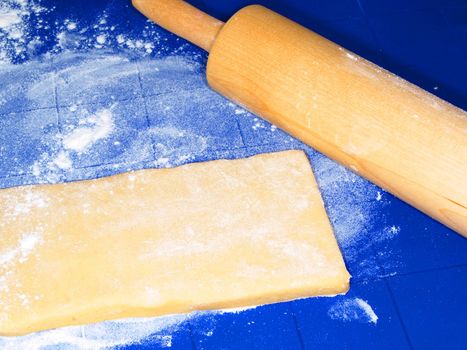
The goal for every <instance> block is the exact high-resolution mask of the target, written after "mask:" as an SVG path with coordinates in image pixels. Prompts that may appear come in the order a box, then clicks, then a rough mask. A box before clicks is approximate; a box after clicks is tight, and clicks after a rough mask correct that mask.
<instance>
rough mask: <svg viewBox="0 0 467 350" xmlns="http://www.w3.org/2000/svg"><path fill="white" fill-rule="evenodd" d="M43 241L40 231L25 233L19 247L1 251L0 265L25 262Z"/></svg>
mask: <svg viewBox="0 0 467 350" xmlns="http://www.w3.org/2000/svg"><path fill="white" fill-rule="evenodd" d="M41 241H42V234H41V233H40V232H30V233H24V234H23V235H22V237H21V239H20V241H19V243H18V246H17V247H14V248H12V249H10V250H7V251H6V252H0V267H7V266H9V265H11V264H15V263H16V262H19V263H24V262H25V261H26V260H27V259H28V258H29V255H30V254H31V253H32V252H33V251H34V248H35V247H36V246H37V245H38V244H39V243H40V242H41Z"/></svg>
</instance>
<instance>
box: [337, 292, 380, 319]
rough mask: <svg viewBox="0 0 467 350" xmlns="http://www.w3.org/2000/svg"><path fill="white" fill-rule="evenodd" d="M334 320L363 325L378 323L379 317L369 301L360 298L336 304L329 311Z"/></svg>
mask: <svg viewBox="0 0 467 350" xmlns="http://www.w3.org/2000/svg"><path fill="white" fill-rule="evenodd" d="M328 315H329V317H331V318H332V319H333V320H340V321H344V322H350V321H358V322H362V323H373V324H376V323H377V322H378V316H377V315H376V313H375V312H374V310H373V308H372V307H371V306H370V305H369V304H368V302H367V301H365V300H363V299H360V298H352V299H344V300H340V301H338V302H337V303H335V304H334V305H333V306H331V308H330V309H329V311H328Z"/></svg>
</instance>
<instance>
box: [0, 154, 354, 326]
mask: <svg viewBox="0 0 467 350" xmlns="http://www.w3.org/2000/svg"><path fill="white" fill-rule="evenodd" d="M0 238H1V239H0V335H20V334H26V333H29V332H34V331H39V330H44V329H50V328H55V327H60V326H66V325H76V324H84V323H91V322H99V321H102V320H108V319H116V318H123V317H139V316H156V315H163V314H173V313H186V312H190V311H193V310H200V309H221V308H233V307H242V306H250V305H258V304H264V303H272V302H277V301H284V300H290V299H295V298H302V297H308V296H316V295H333V294H339V293H344V292H346V291H347V290H348V288H349V278H350V275H349V274H348V272H347V270H346V268H345V265H344V262H343V259H342V255H341V253H340V250H339V248H338V245H337V242H336V240H335V238H334V235H333V233H332V229H331V226H330V223H329V220H328V218H327V215H326V212H325V209H324V206H323V203H322V199H321V196H320V193H319V190H318V188H317V185H316V182H315V180H314V177H313V173H312V171H311V168H310V164H309V161H308V159H307V157H306V156H305V154H304V153H303V152H301V151H285V152H278V153H269V154H261V155H257V156H253V157H250V158H245V159H238V160H217V161H211V162H205V163H194V164H188V165H184V166H181V167H178V168H172V169H146V170H140V171H136V172H131V173H124V174H119V175H114V176H111V177H106V178H101V179H95V180H87V181H79V182H72V183H65V184H54V185H34V186H24V187H17V188H10V189H4V190H0Z"/></svg>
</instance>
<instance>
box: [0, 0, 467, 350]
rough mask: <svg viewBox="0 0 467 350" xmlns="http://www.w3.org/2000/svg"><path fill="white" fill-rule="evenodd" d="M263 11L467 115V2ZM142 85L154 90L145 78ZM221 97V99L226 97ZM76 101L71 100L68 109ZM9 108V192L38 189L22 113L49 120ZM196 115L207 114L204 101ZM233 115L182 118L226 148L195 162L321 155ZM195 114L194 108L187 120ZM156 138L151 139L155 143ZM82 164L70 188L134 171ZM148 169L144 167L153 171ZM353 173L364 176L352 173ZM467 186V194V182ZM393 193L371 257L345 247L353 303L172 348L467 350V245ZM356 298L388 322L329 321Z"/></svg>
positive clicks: (282, 315)
mask: <svg viewBox="0 0 467 350" xmlns="http://www.w3.org/2000/svg"><path fill="white" fill-rule="evenodd" d="M191 2H192V3H193V4H195V5H196V6H198V7H199V8H201V9H203V10H205V11H206V12H208V13H210V14H211V15H214V16H216V17H218V18H220V19H222V20H226V19H227V18H228V17H229V16H230V15H232V14H233V13H234V12H235V11H236V10H238V9H239V8H241V7H243V6H245V5H248V4H251V3H253V2H250V1H229V2H224V1H207V0H205V1H201V0H199V1H195V0H193V1H191ZM255 3H261V4H263V5H265V6H267V7H269V8H271V9H273V10H276V11H277V12H279V13H281V14H283V15H285V16H287V17H289V18H291V19H293V20H295V21H297V22H299V23H301V24H303V25H305V26H306V27H308V28H310V29H312V30H314V31H316V32H318V33H319V34H322V35H323V36H325V37H326V38H328V39H331V40H332V41H334V42H336V43H338V44H339V45H341V46H343V47H345V48H347V49H349V50H351V51H353V52H355V53H357V54H359V55H361V56H363V57H365V58H367V59H369V60H371V61H373V62H375V63H377V64H379V65H381V66H382V67H384V68H386V69H388V70H390V71H392V72H394V73H396V74H398V75H400V76H401V77H403V78H405V79H407V80H409V81H411V82H413V83H415V84H417V85H419V86H421V87H422V88H424V89H426V90H428V91H430V92H432V93H434V94H435V95H437V96H439V97H441V98H443V99H446V100H447V101H449V102H451V103H453V104H455V105H457V106H459V107H461V108H463V109H467V1H465V0H426V1H421V0H411V1H403V0H391V1H389V0H380V1H374V0H327V1H324V0H310V1H299V0H288V1H257V2H255ZM42 4H43V5H45V6H47V5H48V6H55V7H56V8H55V11H54V12H53V13H51V14H45V15H44V16H50V17H51V18H49V19H48V20H50V21H52V20H54V19H56V18H58V19H60V18H69V17H73V18H77V19H79V20H80V22H86V21H88V22H89V23H93V22H94V21H95V14H96V13H98V12H99V11H102V10H107V11H110V10H111V12H112V14H115V15H118V16H115V18H117V19H114V20H118V22H119V24H120V26H121V27H125V28H127V30H128V32H129V33H133V34H135V33H136V34H137V33H138V31H141V28H142V27H143V26H144V25H146V21H145V19H144V18H143V17H142V16H141V15H140V14H139V13H137V12H136V11H135V10H134V9H132V8H131V6H128V2H126V1H110V0H109V1H107V0H93V1H89V0H81V1H77V0H73V1H66V2H65V1H51V0H50V1H42ZM90 9H92V10H90ZM109 9H110V10H109ZM52 30H53V29H52ZM157 31H158V32H159V33H161V34H160V35H162V36H164V37H165V38H166V41H165V42H164V46H165V47H164V50H165V51H164V53H163V54H164V55H170V54H173V53H174V52H175V51H176V50H175V48H178V47H180V42H181V41H180V39H177V38H175V37H174V36H173V35H171V34H169V33H166V32H165V31H163V30H161V29H157ZM89 35H93V33H89ZM51 40H52V39H51ZM53 45H54V43H53V42H52V41H50V42H47V39H44V42H43V46H41V48H40V49H39V50H38V51H37V52H36V53H35V55H36V56H40V55H41V54H43V53H45V52H47V51H48V50H50V47H52V46H53ZM183 54H184V55H188V56H189V55H192V56H193V57H197V59H198V60H199V61H200V62H204V61H205V59H206V54H205V53H204V52H202V51H201V50H199V49H197V48H195V47H192V46H190V45H187V46H185V47H184V49H183ZM34 58H35V57H34V56H32V55H31V56H26V57H18V58H17V59H16V61H17V63H22V62H26V61H28V60H31V59H34ZM149 78H150V77H149ZM149 78H148V79H149ZM142 83H143V84H144V78H143V82H142ZM203 84H204V82H203ZM132 91H133V90H131V89H129V90H128V91H127V92H128V96H124V97H125V99H142V100H145V103H146V104H147V106H149V107H151V103H155V102H154V99H148V97H151V94H149V95H144V94H143V96H140V95H137V96H132V93H133V92H132ZM158 93H160V92H158ZM97 98H99V96H98V97H97ZM213 98H219V99H221V98H220V97H218V96H216V95H214V94H213ZM187 99H189V96H188V97H187ZM59 102H60V101H59ZM66 102H67V101H66V96H65V97H64V99H63V103H64V104H66ZM94 102H96V103H99V102H101V101H94ZM51 103H54V101H51ZM179 103H180V104H183V101H179ZM187 103H188V100H187ZM9 106H10V107H9V109H10V110H1V111H0V118H1V119H0V124H1V129H0V144H1V143H5V144H6V143H11V142H13V143H16V144H17V145H18V147H17V149H18V150H19V151H18V153H17V154H16V153H15V154H13V155H8V154H7V155H4V156H3V158H2V159H1V160H0V187H9V186H13V185H18V184H25V183H30V182H33V181H34V180H33V179H32V177H29V176H28V175H27V174H22V173H21V172H20V171H19V172H17V173H14V169H21V168H22V164H23V163H24V164H25V163H26V162H27V159H28V157H29V158H30V157H32V155H31V154H32V153H34V152H37V150H34V149H28V146H27V145H25V144H24V142H23V139H22V136H21V128H20V127H19V126H18V124H17V123H16V121H15V119H14V116H13V115H14V114H12V112H18V113H19V114H21V117H22V118H28V117H29V118H38V115H39V116H40V114H41V113H42V112H41V111H42V109H40V108H42V107H41V106H38V108H37V109H34V110H32V111H22V105H21V101H16V100H15V102H12V103H11V104H10V105H9ZM56 107H57V111H58V112H57V113H58V114H59V118H61V119H60V120H63V121H68V120H67V116H66V113H61V112H60V111H61V108H60V106H59V105H57V106H56ZM117 108H120V107H117ZM121 108H128V109H129V111H130V112H134V115H137V113H138V111H137V110H134V111H133V110H132V108H133V107H132V106H131V104H129V106H126V107H125V106H121ZM191 108H194V109H196V105H195V106H194V107H193V106H192V107H191ZM149 110H151V108H149ZM20 111H22V112H20ZM221 111H222V112H223V113H224V114H225V115H224V116H225V117H226V119H225V120H223V121H222V123H219V122H218V121H217V120H216V116H215V115H213V116H212V120H210V119H208V120H205V121H204V123H205V124H203V125H201V126H199V125H198V124H197V122H194V121H193V120H189V119H188V120H187V119H184V118H182V119H180V120H179V121H178V122H179V123H181V124H184V125H185V126H186V127H187V128H198V127H199V128H200V129H201V130H206V132H210V133H214V134H215V135H214V136H215V137H217V140H218V141H217V142H216V144H215V145H214V146H212V147H210V148H208V150H207V151H206V152H204V153H203V154H199V155H195V156H194V158H193V159H191V160H190V161H203V160H207V159H214V158H238V157H243V156H248V155H251V154H255V153H260V152H267V151H277V150H281V149H289V148H300V149H303V150H305V151H306V152H307V154H308V155H309V157H310V159H311V160H312V161H313V159H320V157H321V156H320V155H319V154H317V153H316V152H315V151H313V150H311V149H310V148H308V147H306V146H305V145H303V144H301V143H300V142H298V141H296V140H290V139H289V138H288V137H286V136H285V135H284V134H282V133H274V134H272V133H268V132H264V131H261V130H259V131H254V130H253V131H252V128H251V116H249V115H248V116H235V115H234V113H233V112H232V111H231V110H230V111H229V110H226V109H221ZM195 112H196V111H194V112H193V111H187V112H186V115H191V114H194V113H195ZM62 114H64V115H62ZM126 114H131V113H126ZM146 117H147V118H146V119H148V120H149V123H150V124H151V123H153V124H154V123H155V124H157V123H158V121H157V120H159V119H160V118H159V119H158V117H160V116H152V115H151V113H149V115H146ZM47 118H48V117H44V124H45V125H49V122H50V121H49V120H47ZM142 118H143V119H144V116H142ZM234 118H235V119H234ZM162 120H164V118H162ZM229 120H230V121H229ZM71 122H72V121H71ZM126 122H127V123H128V127H127V129H125V128H123V134H122V135H118V137H120V138H121V139H122V140H123V141H124V140H125V139H128V138H132V137H135V135H134V134H132V130H134V129H135V130H138V129H140V128H144V127H145V125H146V124H145V123H142V122H139V121H138V120H137V118H136V117H135V120H134V121H132V120H130V121H126ZM234 127H238V128H239V131H240V133H239V134H233V133H232V132H231V130H232V128H234ZM216 133H217V134H216ZM211 136H212V135H211ZM45 137H46V136H45ZM156 141H157V140H148V142H149V143H151V142H153V143H154V142H156ZM427 146H429V145H427ZM41 151H42V150H41ZM466 156H467V155H466ZM105 157H108V158H109V159H105ZM74 161H75V163H78V164H79V163H80V162H81V165H82V167H81V168H80V170H79V171H77V172H74V173H73V174H70V173H68V174H66V173H64V174H61V180H64V181H70V180H75V179H84V178H92V177H96V176H103V175H109V174H112V173H115V172H119V171H122V170H125V169H126V168H127V166H126V165H125V167H121V168H118V167H116V168H115V167H106V166H105V164H106V162H107V161H109V162H113V163H119V162H120V163H121V160H116V159H115V158H113V155H106V154H103V155H100V158H97V159H75V160H74ZM144 161H145V160H142V162H141V163H139V164H137V165H134V167H133V168H140V167H146V166H149V165H147V164H146V163H144ZM120 163H119V164H120ZM433 166H436V164H434V165H433ZM12 169H13V170H12ZM90 169H92V171H91V170H90ZM12 172H13V173H12ZM343 174H345V176H354V175H351V174H350V175H349V173H348V172H344V173H343ZM318 180H319V179H318ZM359 181H361V180H359ZM460 185H461V186H466V183H464V184H460ZM365 188H366V189H367V190H368V192H369V193H372V195H373V194H375V193H377V191H381V190H380V189H378V188H377V187H375V186H373V185H371V184H368V183H365ZM336 191H340V193H344V194H345V195H347V196H349V197H350V196H352V188H350V187H345V186H344V187H342V188H337V189H336ZM381 193H383V194H384V201H383V203H382V204H381V205H379V206H378V207H377V208H376V209H375V210H377V212H378V215H376V217H375V218H374V220H373V221H372V222H371V225H370V224H369V225H368V226H367V227H365V230H364V232H362V235H361V237H360V241H359V245H360V246H361V247H362V248H361V250H360V249H359V246H354V247H352V249H351V251H350V250H347V249H348V247H344V246H342V250H343V253H344V258H345V259H346V263H347V266H348V268H349V270H350V272H351V274H352V275H353V279H352V282H351V289H350V291H349V293H348V295H347V296H337V297H335V298H310V299H304V300H298V301H293V302H287V303H279V304H275V305H268V306H263V307H259V308H256V309H251V310H247V311H244V312H242V313H226V314H219V315H214V316H210V317H209V318H206V319H204V320H203V319H202V318H201V319H197V320H196V321H190V320H189V321H187V323H186V324H185V325H184V327H181V328H180V329H179V330H178V331H177V332H176V333H175V334H173V340H172V348H173V349H191V348H193V349H466V348H467V340H466V339H467V337H466V335H465V334H466V333H467V302H466V299H465V297H466V295H465V290H467V243H466V239H464V238H462V237H460V236H459V235H457V234H456V233H454V232H453V231H451V230H449V229H448V228H446V227H444V226H443V225H441V224H439V223H437V222H435V221H433V220H431V219H430V218H428V217H427V216H425V215H424V214H422V213H420V212H418V211H417V210H416V209H414V208H411V207H410V206H408V205H406V204H404V203H403V202H401V201H399V200H398V199H396V198H394V197H393V196H391V195H390V194H388V193H385V192H383V191H381ZM334 195H335V193H334V192H333V191H332V190H327V191H323V197H324V200H325V203H326V205H327V207H329V205H330V203H331V202H332V196H334ZM335 220H337V219H334V218H333V217H332V215H331V221H333V224H336V222H335ZM392 223H397V226H398V230H400V233H399V234H398V235H397V236H396V237H394V238H392V239H390V240H378V239H375V236H376V235H377V234H378V233H379V232H381V230H383V229H384V228H385V227H387V225H388V224H392ZM350 256H351V257H352V258H350ZM362 262H365V263H366V264H370V265H373V266H372V267H373V268H374V269H376V270H377V271H378V272H377V273H373V274H367V273H365V271H364V269H363V268H362ZM394 262H397V263H394ZM351 297H358V298H361V299H364V300H367V301H368V302H369V304H371V306H372V308H373V310H374V311H375V313H376V314H377V315H378V317H379V319H378V323H377V324H372V323H368V322H359V321H358V320H357V321H353V322H352V321H351V322H343V321H339V320H335V319H332V318H330V317H329V315H328V310H329V308H330V307H332V305H334V304H335V303H336V301H339V300H346V299H348V298H351ZM212 329H214V331H213V332H212V334H211V332H208V330H212ZM158 346H160V344H159V343H158V342H156V341H154V342H153V341H151V339H147V340H145V341H144V342H142V344H138V345H130V346H127V347H124V348H125V349H154V348H157V347H158Z"/></svg>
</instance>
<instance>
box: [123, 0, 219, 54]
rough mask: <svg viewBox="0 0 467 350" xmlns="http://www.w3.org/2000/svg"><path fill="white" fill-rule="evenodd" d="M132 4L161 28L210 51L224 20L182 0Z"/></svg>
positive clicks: (142, 1)
mask: <svg viewBox="0 0 467 350" xmlns="http://www.w3.org/2000/svg"><path fill="white" fill-rule="evenodd" d="M132 2H133V6H134V7H136V8H137V9H138V11H140V12H141V13H142V14H143V15H145V16H146V17H148V18H149V19H151V20H152V21H154V22H156V23H157V24H158V25H160V26H161V27H162V28H164V29H167V30H168V31H170V32H172V33H174V34H177V35H178V36H181V37H182V38H184V39H186V40H188V41H190V42H191V43H193V44H195V45H197V46H199V47H201V48H203V49H204V50H206V51H208V52H209V51H210V49H211V46H212V44H213V43H214V40H215V39H216V36H217V34H218V33H219V30H220V29H221V28H222V25H223V24H224V22H222V21H219V20H218V19H216V18H214V17H211V16H209V15H208V14H206V13H204V12H202V11H200V10H198V9H197V8H195V7H193V6H191V5H190V4H188V3H187V2H185V1H182V0H133V1H132Z"/></svg>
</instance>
